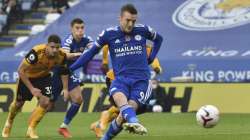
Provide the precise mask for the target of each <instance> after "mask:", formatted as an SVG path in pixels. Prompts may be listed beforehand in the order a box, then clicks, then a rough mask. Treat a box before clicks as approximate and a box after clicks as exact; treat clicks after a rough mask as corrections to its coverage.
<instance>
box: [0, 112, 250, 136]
mask: <svg viewBox="0 0 250 140" xmlns="http://www.w3.org/2000/svg"><path fill="white" fill-rule="evenodd" d="M29 114H30V113H20V114H18V116H17V117H16V120H15V122H14V126H13V129H12V133H11V137H10V138H8V140H24V139H26V138H25V133H26V129H27V120H28V117H29ZM6 117H7V113H0V126H1V129H2V127H3V125H4V121H5V119H6ZM63 117H64V113H48V114H47V115H46V116H45V118H44V119H43V120H42V121H41V123H40V124H39V126H38V129H37V130H38V134H39V136H40V138H39V139H40V140H62V139H63V138H62V137H61V136H60V135H58V134H57V129H58V126H59V125H60V123H61V121H62V120H63ZM98 117H99V113H89V114H88V113H79V114H78V115H77V116H76V118H75V119H74V120H73V122H72V124H71V127H70V130H71V132H72V135H73V138H72V140H97V138H96V137H95V135H94V134H93V133H92V132H91V131H90V130H89V125H90V124H91V122H93V121H95V120H96V119H97V118H98ZM139 119H140V121H141V122H142V124H144V125H145V126H146V127H147V129H148V131H149V133H148V134H147V135H145V136H137V135H132V134H127V133H126V132H122V133H121V134H120V135H119V136H118V137H116V138H115V140H250V114H222V115H221V116H220V122H219V124H218V125H217V126H216V127H214V128H209V129H206V128H202V127H200V126H198V125H197V124H196V121H195V114H194V113H180V114H179V113H176V114H170V113H154V114H153V113H147V114H144V115H141V116H140V117H139ZM0 139H2V138H1V137H0Z"/></svg>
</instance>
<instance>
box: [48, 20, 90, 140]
mask: <svg viewBox="0 0 250 140" xmlns="http://www.w3.org/2000/svg"><path fill="white" fill-rule="evenodd" d="M92 45H93V40H92V38H91V37H89V36H86V35H85V34H84V21H83V20H81V19H80V18H75V19H73V20H72V21H71V34H69V35H68V36H67V37H66V38H65V39H64V41H63V44H62V48H63V49H64V51H65V52H66V53H83V52H84V51H85V50H86V49H89V48H90V47H91V46H92ZM74 61H75V60H67V65H68V67H69V66H70V65H71V64H72V63H74ZM53 73H54V74H53V79H52V83H53V85H52V93H53V96H54V97H53V98H52V99H51V104H52V105H51V106H54V105H53V104H54V103H55V101H56V100H57V98H58V96H59V95H60V93H61V91H62V84H61V82H60V81H61V80H60V79H59V78H60V76H59V74H58V69H57V68H56V69H54V71H53ZM80 82H81V81H80V79H79V78H78V77H77V76H75V75H74V74H71V75H70V77H69V81H68V89H69V92H68V94H64V100H68V99H70V100H71V106H70V108H69V109H68V110H67V112H66V116H65V118H64V121H63V123H62V124H61V126H60V128H59V130H58V133H59V134H61V135H62V136H64V137H65V138H70V137H72V136H71V134H70V132H69V130H68V125H69V124H70V122H71V120H72V119H73V118H74V116H75V115H76V114H77V112H78V110H79V108H80V106H81V104H82V100H83V99H82V92H81V88H80Z"/></svg>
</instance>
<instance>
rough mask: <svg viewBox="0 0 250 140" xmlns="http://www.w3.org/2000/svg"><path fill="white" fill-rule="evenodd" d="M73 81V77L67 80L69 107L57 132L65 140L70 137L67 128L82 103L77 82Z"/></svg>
mask: <svg viewBox="0 0 250 140" xmlns="http://www.w3.org/2000/svg"><path fill="white" fill-rule="evenodd" d="M75 79H76V78H75V77H74V76H73V75H72V76H71V77H70V79H69V96H70V99H71V105H70V108H69V109H68V110H67V112H66V115H65V117H64V121H63V123H62V124H61V126H60V128H59V130H58V132H59V134H61V135H63V136H64V137H65V138H70V137H72V136H71V134H70V132H69V130H68V126H69V124H70V122H71V121H72V119H73V118H74V117H75V115H76V114H77V113H78V111H79V108H80V106H81V104H82V101H83V99H82V92H81V88H80V84H79V81H77V80H75Z"/></svg>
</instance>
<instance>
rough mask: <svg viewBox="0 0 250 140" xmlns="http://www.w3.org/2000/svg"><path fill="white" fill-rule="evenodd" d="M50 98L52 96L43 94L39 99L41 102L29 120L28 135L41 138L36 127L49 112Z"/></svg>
mask: <svg viewBox="0 0 250 140" xmlns="http://www.w3.org/2000/svg"><path fill="white" fill-rule="evenodd" d="M49 100H50V98H49V97H47V96H42V97H40V99H39V104H38V106H37V107H36V108H35V109H34V110H33V112H32V114H31V116H30V118H29V121H28V125H29V126H28V130H27V133H26V136H27V137H29V138H33V139H36V138H39V137H38V135H37V133H36V131H35V129H36V127H37V125H38V124H39V122H40V121H41V120H42V118H43V117H44V115H45V114H46V112H47V107H48V105H49Z"/></svg>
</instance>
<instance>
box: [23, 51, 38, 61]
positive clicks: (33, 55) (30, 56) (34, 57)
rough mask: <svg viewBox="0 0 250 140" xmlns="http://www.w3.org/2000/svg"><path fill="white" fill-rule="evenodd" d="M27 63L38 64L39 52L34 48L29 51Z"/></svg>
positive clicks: (26, 58) (26, 57)
mask: <svg viewBox="0 0 250 140" xmlns="http://www.w3.org/2000/svg"><path fill="white" fill-rule="evenodd" d="M24 62H25V63H26V64H36V63H37V62H38V54H37V52H36V51H35V50H34V49H32V50H30V51H29V53H28V54H27V55H26V56H25V61H24Z"/></svg>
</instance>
